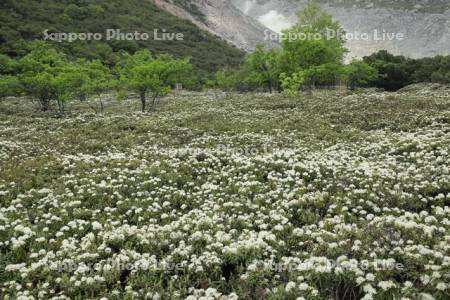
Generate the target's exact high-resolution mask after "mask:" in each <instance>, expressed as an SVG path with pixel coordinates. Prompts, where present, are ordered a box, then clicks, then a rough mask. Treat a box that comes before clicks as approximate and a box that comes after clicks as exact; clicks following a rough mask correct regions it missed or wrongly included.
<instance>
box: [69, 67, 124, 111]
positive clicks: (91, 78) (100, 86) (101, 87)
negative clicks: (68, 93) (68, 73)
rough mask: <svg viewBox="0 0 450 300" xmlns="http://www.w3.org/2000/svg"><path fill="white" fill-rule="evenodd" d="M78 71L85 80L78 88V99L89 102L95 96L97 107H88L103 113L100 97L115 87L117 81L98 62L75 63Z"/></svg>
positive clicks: (108, 70)
mask: <svg viewBox="0 0 450 300" xmlns="http://www.w3.org/2000/svg"><path fill="white" fill-rule="evenodd" d="M77 65H78V66H79V68H80V71H82V72H83V74H85V80H84V81H83V83H82V85H81V86H80V90H79V93H78V97H79V98H80V99H84V100H90V97H92V96H95V97H96V98H97V99H98V104H99V107H97V106H94V105H91V104H90V107H91V108H92V109H93V110H94V111H95V112H96V113H97V112H99V111H100V112H101V113H103V110H104V104H103V100H102V95H103V94H104V93H107V92H108V91H110V90H112V89H113V88H115V87H116V86H117V80H116V79H115V78H114V76H113V75H112V73H111V71H110V69H109V68H108V67H107V66H105V65H104V64H103V63H102V62H101V61H100V60H94V61H86V60H81V61H79V62H77Z"/></svg>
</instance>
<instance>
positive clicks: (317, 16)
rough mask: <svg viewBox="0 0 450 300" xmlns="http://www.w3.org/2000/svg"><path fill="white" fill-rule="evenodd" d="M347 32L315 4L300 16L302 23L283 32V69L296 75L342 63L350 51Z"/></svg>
mask: <svg viewBox="0 0 450 300" xmlns="http://www.w3.org/2000/svg"><path fill="white" fill-rule="evenodd" d="M330 33H332V34H330ZM343 33H344V31H343V29H342V27H341V25H340V24H339V23H338V22H337V21H333V19H332V17H331V15H329V14H327V13H326V12H325V11H324V10H322V9H321V7H320V6H319V5H318V4H316V3H314V2H311V3H310V4H308V5H307V6H306V8H305V9H304V10H302V11H300V12H299V13H298V22H297V23H296V24H295V25H294V26H293V27H292V28H290V29H287V30H285V31H284V32H283V34H284V39H283V42H282V45H283V69H284V70H285V71H286V72H288V73H293V72H298V71H299V70H306V69H308V68H311V67H316V66H320V65H323V64H330V63H331V64H341V63H342V61H343V58H344V55H345V53H346V52H347V50H346V49H345V47H344V45H345V40H344V38H343Z"/></svg>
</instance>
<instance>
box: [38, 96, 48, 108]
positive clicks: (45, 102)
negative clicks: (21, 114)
mask: <svg viewBox="0 0 450 300" xmlns="http://www.w3.org/2000/svg"><path fill="white" fill-rule="evenodd" d="M39 103H40V104H41V110H42V111H49V110H50V101H49V100H48V99H47V98H40V99H39Z"/></svg>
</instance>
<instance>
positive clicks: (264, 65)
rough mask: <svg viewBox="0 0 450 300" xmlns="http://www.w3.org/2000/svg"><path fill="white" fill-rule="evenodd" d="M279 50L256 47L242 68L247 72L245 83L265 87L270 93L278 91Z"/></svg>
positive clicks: (279, 71)
mask: <svg viewBox="0 0 450 300" xmlns="http://www.w3.org/2000/svg"><path fill="white" fill-rule="evenodd" d="M280 57H281V49H271V50H265V49H264V47H263V46H262V45H257V46H256V49H255V51H253V52H252V53H251V54H250V55H249V56H248V57H247V60H246V62H245V66H244V68H245V69H246V70H247V71H248V74H247V79H246V80H247V82H248V83H249V84H252V85H257V86H265V87H266V88H267V90H269V91H270V92H272V90H273V89H279V77H280V73H281V68H280Z"/></svg>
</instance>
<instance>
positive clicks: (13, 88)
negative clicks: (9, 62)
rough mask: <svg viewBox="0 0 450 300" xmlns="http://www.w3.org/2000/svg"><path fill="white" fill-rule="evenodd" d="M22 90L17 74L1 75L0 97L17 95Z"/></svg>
mask: <svg viewBox="0 0 450 300" xmlns="http://www.w3.org/2000/svg"><path fill="white" fill-rule="evenodd" d="M20 91H21V85H20V81H19V79H18V78H17V77H16V76H12V75H0V99H2V98H6V97H8V96H15V95H17V94H19V93H20Z"/></svg>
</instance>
